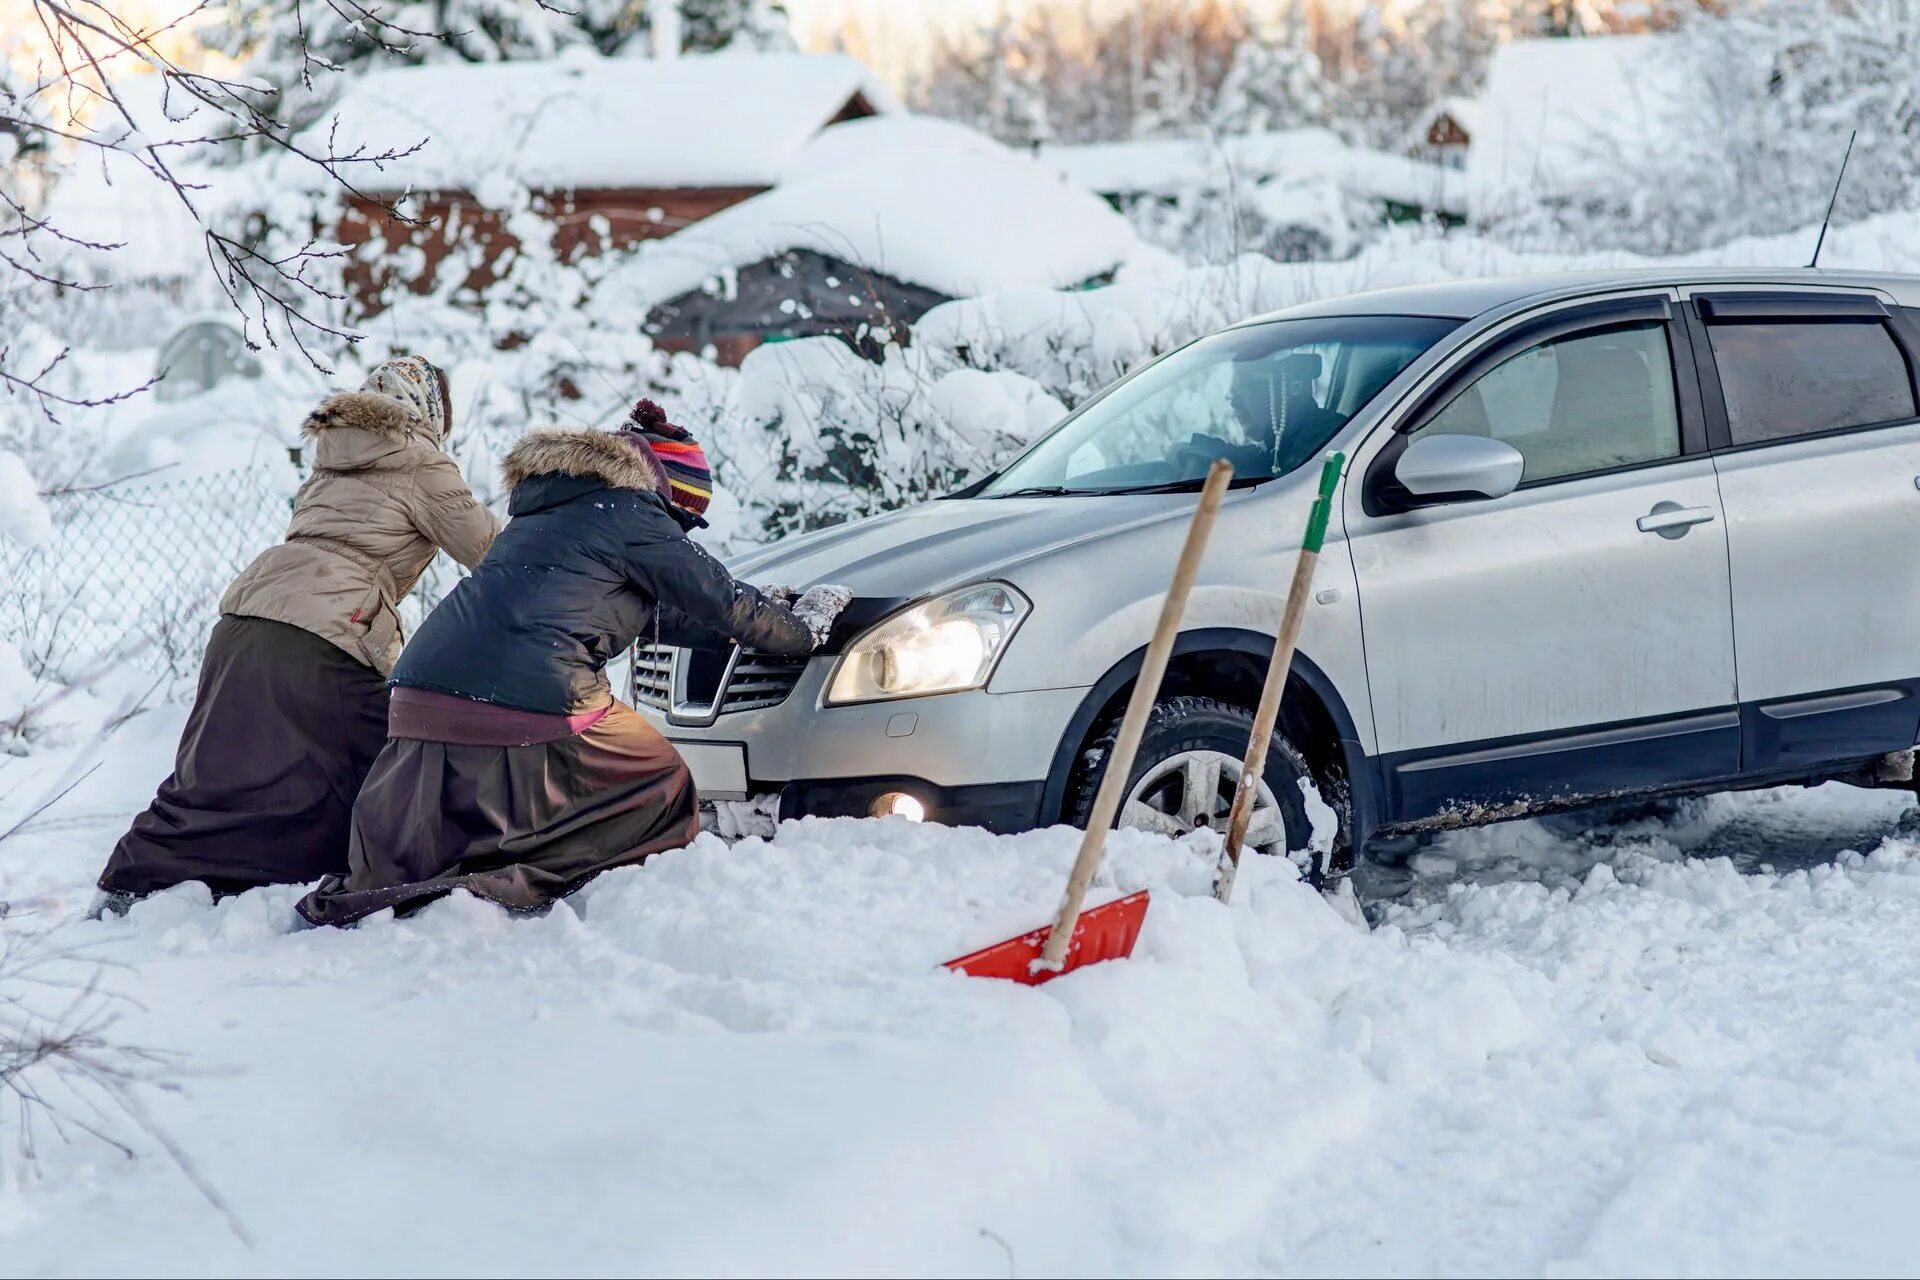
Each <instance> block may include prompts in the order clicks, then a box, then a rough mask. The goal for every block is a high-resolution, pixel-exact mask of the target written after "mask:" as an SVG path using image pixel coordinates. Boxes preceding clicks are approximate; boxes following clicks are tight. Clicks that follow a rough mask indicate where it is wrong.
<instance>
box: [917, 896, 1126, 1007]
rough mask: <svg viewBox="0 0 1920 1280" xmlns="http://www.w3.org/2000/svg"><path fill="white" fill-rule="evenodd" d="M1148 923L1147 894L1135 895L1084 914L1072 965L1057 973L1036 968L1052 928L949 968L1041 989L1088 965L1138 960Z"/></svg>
mask: <svg viewBox="0 0 1920 1280" xmlns="http://www.w3.org/2000/svg"><path fill="white" fill-rule="evenodd" d="M1146 918H1147V891H1146V890H1145V889H1142V890H1141V891H1140V892H1138V893H1130V894H1128V895H1127V896H1126V897H1124V898H1118V899H1115V900H1114V901H1112V902H1109V903H1105V904H1103V905H1101V906H1098V907H1094V908H1093V909H1092V910H1090V911H1082V912H1081V913H1080V919H1079V920H1078V921H1076V922H1075V923H1074V926H1073V938H1072V939H1071V940H1070V941H1069V942H1068V943H1067V958H1066V962H1065V963H1064V964H1062V965H1061V967H1060V968H1059V969H1057V970H1054V969H1039V970H1036V969H1035V968H1034V967H1033V962H1034V961H1035V960H1038V959H1039V958H1040V952H1041V949H1042V948H1044V947H1045V946H1046V945H1047V935H1048V934H1050V933H1052V932H1053V928H1052V926H1048V927H1047V928H1045V929H1035V930H1034V931H1033V932H1032V933H1023V934H1021V935H1020V936H1019V937H1017V938H1009V939H1007V940H1006V941H1005V942H996V943H994V944H993V945H992V946H990V947H986V948H984V949H982V950H980V951H976V952H974V953H973V954H972V955H966V956H961V957H960V958H959V959H958V960H949V961H947V964H946V967H947V968H949V969H957V970H959V971H960V972H961V973H964V974H967V975H968V976H970V977H974V978H1006V979H1009V980H1010V981H1013V982H1022V983H1025V984H1026V985H1027V986H1030V987H1037V986H1039V985H1040V984H1041V983H1043V982H1045V981H1047V980H1048V979H1049V978H1057V977H1059V976H1060V975H1061V974H1063V973H1071V972H1073V970H1075V969H1078V968H1080V967H1081V966H1082V965H1089V964H1098V963H1099V962H1100V961H1102V960H1124V959H1125V958H1126V957H1128V956H1130V955H1132V954H1133V944H1134V942H1135V941H1137V940H1138V939H1139V937H1140V926H1141V925H1142V924H1143V923H1145V922H1146Z"/></svg>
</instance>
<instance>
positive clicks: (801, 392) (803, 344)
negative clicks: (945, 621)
mask: <svg viewBox="0 0 1920 1280" xmlns="http://www.w3.org/2000/svg"><path fill="white" fill-rule="evenodd" d="M722 411H723V412H724V413H726V414H727V422H726V427H725V429H724V430H722V431H720V432H718V433H717V434H716V435H715V437H714V438H713V443H712V444H711V445H710V446H709V448H708V452H709V454H710V455H711V456H713V457H714V458H715V461H716V466H717V470H718V475H719V479H720V482H721V484H722V485H723V486H725V487H727V488H730V489H732V490H734V491H735V492H736V493H737V494H738V496H739V497H740V499H741V501H742V503H743V505H744V506H745V507H746V515H747V517H748V520H747V527H746V528H745V529H744V530H742V534H743V539H744V540H746V541H765V540H767V539H769V538H773V537H779V536H782V535H785V534H788V533H794V532H798V531H801V530H804V529H812V528H819V527H821V526H823V525H828V524H834V523H838V522H839V521H842V520H846V519H849V518H852V517H855V516H862V515H869V514H872V513H874V512H877V511H884V510H887V509H889V508H891V507H897V506H903V505H905V504H908V503H911V502H918V501H922V500H925V499H927V498H930V497H934V496H936V495H938V494H940V493H944V492H947V491H949V490H952V489H954V488H957V487H959V486H960V485H961V484H962V483H964V482H965V481H966V480H967V479H968V478H969V477H971V476H974V475H978V474H980V473H981V472H983V471H985V470H988V469H990V468H992V467H993V466H994V465H995V464H996V463H998V462H999V461H1000V460H1002V459H1004V458H1005V457H1007V456H1008V455H1009V454H1011V453H1012V452H1014V451H1015V450H1017V449H1019V448H1021V447H1022V446H1024V445H1025V444H1026V443H1027V442H1028V441H1029V440H1031V439H1032V438H1033V437H1034V436H1035V435H1037V434H1038V433H1039V432H1040V431H1043V430H1045V429H1046V428H1047V427H1049V426H1051V425H1052V424H1053V423H1054V422H1056V421H1058V420H1059V418H1060V416H1061V415H1062V414H1063V413H1064V412H1065V409H1064V407H1063V406H1062V405H1061V403H1060V402H1059V401H1058V400H1057V399H1055V398H1054V397H1053V396H1052V395H1050V394H1049V393H1048V392H1047V391H1046V390H1045V389H1044V388H1043V387H1041V386H1040V385H1039V383H1037V382H1035V381H1034V380H1033V379H1031V378H1028V377H1026V376H1024V375H1022V374H1019V373H1014V372H996V373H988V372H984V371H981V370H975V369H965V368H958V367H953V366H952V365H951V364H950V363H949V362H948V361H947V360H945V359H943V353H941V352H939V351H938V350H937V349H934V348H929V349H927V350H920V349H917V348H902V347H898V346H889V347H888V348H887V349H886V352H885V358H884V359H882V360H881V361H879V362H877V363H876V362H873V361H869V360H866V359H863V358H862V357H860V356H859V355H856V354H855V353H854V352H853V350H852V349H851V348H850V347H848V346H847V345H846V344H845V343H842V342H840V341H838V340H837V339H833V338H806V339H802V340H800V341H797V342H784V343H779V344H776V345H773V346H766V347H762V348H760V349H759V350H757V351H755V352H754V353H753V354H751V355H749V356H748V357H747V359H746V362H745V364H744V365H743V366H742V367H741V370H740V377H739V381H738V384H737V387H736V389H735V394H734V396H733V398H732V402H731V403H730V404H728V405H725V406H723V407H722Z"/></svg>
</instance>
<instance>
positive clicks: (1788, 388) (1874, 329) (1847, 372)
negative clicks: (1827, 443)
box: [1707, 320, 1914, 444]
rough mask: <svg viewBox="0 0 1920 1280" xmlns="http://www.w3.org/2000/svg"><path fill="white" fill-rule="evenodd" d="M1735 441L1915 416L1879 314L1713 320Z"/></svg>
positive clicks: (1909, 385)
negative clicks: (1871, 317)
mask: <svg viewBox="0 0 1920 1280" xmlns="http://www.w3.org/2000/svg"><path fill="white" fill-rule="evenodd" d="M1707 332H1708V334H1709V335H1710V336H1711V338H1712V341H1713V358H1714V362H1715V363H1716V364H1718V365H1719V366H1720V386H1721V388H1722V390H1724V391H1725V392H1726V397H1727V424H1728V427H1729V428H1730V429H1731V431H1732V434H1733V442H1734V443H1735V444H1758V443H1761V442H1763V441H1767V440H1782V439H1786V438H1787V437H1789V436H1803V435H1811V434H1813V433H1815V432H1820V431H1835V430H1839V429H1841V428H1844V427H1863V426H1871V425H1872V424H1874V423H1878V422H1897V421H1899V420H1901V419H1903V418H1911V417H1913V416H1914V401H1913V382H1912V380H1911V378H1910V377H1909V375H1908V373H1907V362H1906V361H1905V360H1904V359H1903V358H1902V357H1901V355H1900V348H1899V347H1897V346H1895V345H1894V341H1893V335H1892V334H1891V333H1889V332H1887V327H1886V326H1885V325H1884V324H1882V323H1880V322H1879V321H1877V320H1859V321H1854V320H1845V321H1832V320H1828V321H1808V320H1779V321H1765V322H1762V323H1758V324H1732V323H1728V324H1713V325H1709V326H1708V327H1707Z"/></svg>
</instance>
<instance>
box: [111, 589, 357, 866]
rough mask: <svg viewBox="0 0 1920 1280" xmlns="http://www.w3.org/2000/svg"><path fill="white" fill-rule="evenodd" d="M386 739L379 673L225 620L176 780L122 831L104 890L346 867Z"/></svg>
mask: <svg viewBox="0 0 1920 1280" xmlns="http://www.w3.org/2000/svg"><path fill="white" fill-rule="evenodd" d="M386 740H387V689H386V682H385V681H383V680H382V679H381V678H380V676H379V674H378V673H376V672H374V671H373V670H371V669H370V668H368V667H365V666H362V665H361V664H360V663H358V662H356V661H354V660H353V659H352V658H350V657H348V656H347V655H346V654H345V653H343V652H342V651H341V650H339V649H337V648H335V647H334V646H333V645H331V644H328V643H327V642H326V641H325V640H322V639H321V638H320V637H319V636H316V635H314V634H313V633H312V632H309V631H303V630H301V629H300V628H299V627H294V626H288V625H287V624H286V623H284V622H270V621H268V620H267V619H265V618H236V617H223V618H221V619H220V621H219V622H218V623H216V624H215V625H214V628H213V639H212V640H211V641H209V642H208V644H207V652H206V656H205V657H204V658H203V659H202V660H201V664H200V684H199V690H198V692H197V693H196V694H195V695H194V701H193V713H192V714H191V715H190V716H188V717H187V729H186V732H185V733H184V734H183V735H182V736H181V738H180V750H179V753H178V754H177V755H176V756H175V758H174V764H173V776H172V777H170V778H168V779H167V780H166V781H165V782H163V783H161V784H160V792H159V794H158V795H156V796H155V797H154V800H153V803H152V805H150V806H148V808H147V810H146V812H145V813H142V814H141V815H140V816H139V817H137V818H135V819H134V820H133V829H132V830H130V831H128V832H127V834H126V835H124V836H122V837H121V838H120V843H119V844H118V845H116V846H115V847H114V850H113V856H112V857H110V858H108V859H107V866H106V870H104V871H102V872H101V873H100V887H101V888H102V889H108V890H114V891H118V892H121V893H131V894H146V893H152V892H155V891H156V890H159V889H165V888H168V887H170V886H172V885H176V884H182V883H184V882H186V881H188V880H201V881H205V882H206V884H207V886H208V887H209V888H210V889H212V890H213V891H214V892H215V893H219V894H225V893H238V892H240V891H242V890H245V889H252V888H255V887H257V886H259V885H263V884H295V883H298V884H304V883H307V882H309V881H312V880H317V879H319V878H320V877H321V876H323V875H328V874H336V873H339V872H342V871H345V870H346V869H347V836H348V832H349V830H350V827H351V822H352V817H353V801H354V798H355V797H356V796H357V795H358V794H359V792H360V784H361V782H362V781H363V780H365V778H366V776H367V770H368V769H370V768H372V767H373V762H374V759H375V758H376V757H377V756H378V755H379V753H380V748H381V747H382V746H384V745H385V744H386Z"/></svg>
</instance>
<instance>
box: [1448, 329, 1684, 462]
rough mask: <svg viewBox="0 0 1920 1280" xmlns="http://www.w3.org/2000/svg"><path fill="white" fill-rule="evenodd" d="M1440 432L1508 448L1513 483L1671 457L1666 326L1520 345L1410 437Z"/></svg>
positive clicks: (1675, 440)
mask: <svg viewBox="0 0 1920 1280" xmlns="http://www.w3.org/2000/svg"><path fill="white" fill-rule="evenodd" d="M1443 434H1445V435H1468V436H1491V437H1492V438H1493V439H1495V440H1501V441H1504V442H1506V443H1507V444H1510V445H1512V446H1513V447H1514V448H1515V449H1518V450H1519V451H1520V454H1521V456H1522V457H1524V458H1525V459H1526V460H1527V467H1526V470H1525V472H1523V473H1522V475H1521V481H1522V483H1525V482H1526V481H1530V480H1553V479H1558V478H1560V477H1563V476H1574V475H1581V474H1583V473H1585V472H1589V471H1602V470H1605V469H1606V468H1608V467H1622V466H1628V465H1631V464H1633V463H1639V462H1655V461H1658V460H1660V459H1662V458H1674V457H1678V456H1679V454H1680V415H1679V411H1678V409H1677V407H1676V401H1675V399H1674V390H1673V359H1672V357H1671V356H1670V355H1669V354H1668V351H1667V334H1666V326H1665V325H1664V324H1662V323H1660V322H1658V321H1653V322H1649V323H1646V324H1636V325H1623V326H1621V327H1619V328H1614V329H1607V330H1603V331H1601V332H1598V333H1583V334H1579V335H1577V336H1574V337H1570V338H1559V339H1556V340H1554V341H1552V342H1543V343H1541V344H1540V345H1538V346H1535V347H1529V348H1527V349H1526V350H1525V351H1522V352H1521V353H1520V354H1518V355H1516V356H1512V357H1510V358H1508V359H1506V360H1504V361H1502V362H1501V363H1500V364H1498V365H1495V366H1494V367H1493V368H1492V369H1491V370H1489V371H1488V372H1487V373H1485V374H1483V375H1482V376H1481V377H1480V378H1479V379H1477V380H1476V381H1474V382H1472V383H1470V384H1469V385H1468V386H1467V387H1466V388H1465V389H1463V390H1462V391H1461V392H1460V394H1458V395H1456V396H1455V397H1454V398H1453V399H1452V400H1451V401H1449V402H1448V403H1447V406H1446V407H1445V408H1444V409H1442V410H1441V411H1440V412H1439V413H1438V414H1436V415H1435V416H1434V417H1433V418H1432V419H1431V420H1429V421H1428V422H1427V423H1425V424H1424V425H1422V426H1421V427H1420V428H1419V429H1418V430H1416V431H1415V432H1413V435H1414V436H1415V437H1416V438H1417V437H1419V436H1429V435H1443Z"/></svg>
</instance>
